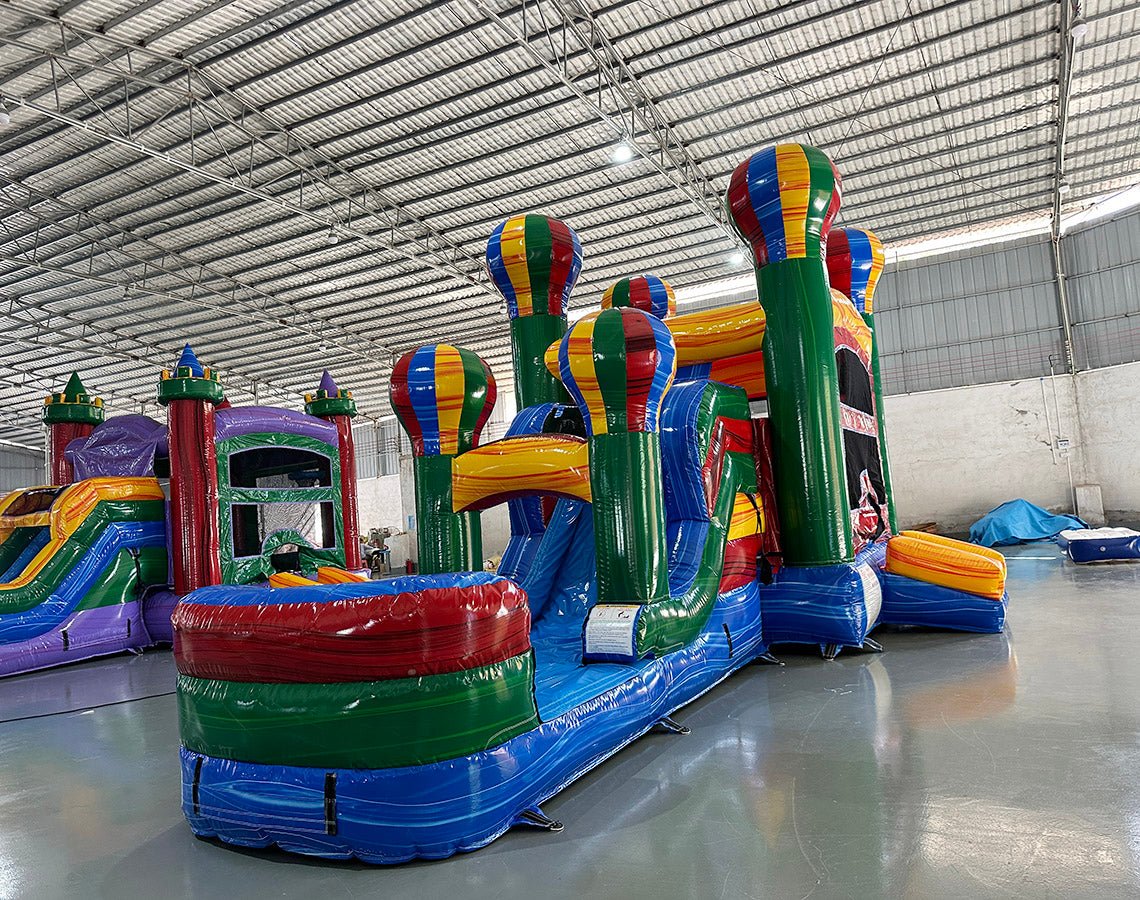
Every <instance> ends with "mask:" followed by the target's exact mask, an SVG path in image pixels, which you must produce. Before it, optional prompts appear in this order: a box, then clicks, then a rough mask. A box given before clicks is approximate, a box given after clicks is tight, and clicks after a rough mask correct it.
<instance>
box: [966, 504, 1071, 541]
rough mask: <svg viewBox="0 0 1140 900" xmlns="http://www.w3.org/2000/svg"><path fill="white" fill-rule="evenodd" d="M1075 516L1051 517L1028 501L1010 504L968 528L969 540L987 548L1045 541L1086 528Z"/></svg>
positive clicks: (990, 513) (994, 510) (989, 513)
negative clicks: (1073, 529) (1067, 531)
mask: <svg viewBox="0 0 1140 900" xmlns="http://www.w3.org/2000/svg"><path fill="white" fill-rule="evenodd" d="M1087 527H1088V526H1087V525H1086V524H1085V523H1084V522H1082V521H1081V520H1080V519H1078V518H1077V517H1076V516H1064V515H1056V516H1055V515H1053V514H1052V513H1050V512H1048V511H1047V510H1044V509H1042V508H1041V507H1040V506H1034V505H1033V504H1032V503H1030V502H1029V501H1028V500H1009V501H1007V502H1005V503H1003V504H1002V505H1001V506H999V507H998V508H997V509H993V510H990V511H989V512H988V513H986V514H985V515H984V516H982V517H981V518H980V519H978V521H976V522H975V523H974V524H973V525H971V526H970V540H971V541H972V542H973V543H975V544H982V545H983V546H986V547H1005V546H1008V545H1010V544H1023V543H1025V542H1026V541H1045V540H1048V539H1049V538H1052V537H1055V536H1056V535H1058V534H1060V533H1061V532H1062V531H1064V530H1066V529H1068V528H1087Z"/></svg>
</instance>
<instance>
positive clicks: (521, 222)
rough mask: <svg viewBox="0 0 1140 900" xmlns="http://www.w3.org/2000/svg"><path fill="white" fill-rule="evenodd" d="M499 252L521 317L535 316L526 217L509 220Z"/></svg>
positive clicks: (501, 237) (500, 240)
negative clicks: (527, 250)
mask: <svg viewBox="0 0 1140 900" xmlns="http://www.w3.org/2000/svg"><path fill="white" fill-rule="evenodd" d="M499 252H500V253H501V254H502V256H503V263H504V264H505V266H506V269H507V277H508V278H509V279H510V280H511V287H512V288H514V290H515V303H516V304H517V305H518V310H519V315H520V316H529V315H533V313H534V295H533V292H532V291H531V289H530V269H529V266H528V265H527V260H526V216H513V217H511V218H510V219H507V224H506V225H504V226H503V233H502V235H501V236H500V238H499Z"/></svg>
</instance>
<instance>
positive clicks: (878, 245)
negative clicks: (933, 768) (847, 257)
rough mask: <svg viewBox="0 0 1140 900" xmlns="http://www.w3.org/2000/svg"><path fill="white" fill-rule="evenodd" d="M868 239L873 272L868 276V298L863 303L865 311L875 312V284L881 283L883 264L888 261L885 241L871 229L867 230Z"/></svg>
mask: <svg viewBox="0 0 1140 900" xmlns="http://www.w3.org/2000/svg"><path fill="white" fill-rule="evenodd" d="M866 235H867V240H868V242H869V243H870V244H871V274H870V275H869V276H868V277H867V300H866V303H864V304H863V310H864V312H874V310H873V309H872V308H871V305H872V303H873V302H874V299H875V285H876V284H878V283H879V276H880V275H882V274H883V266H884V265H886V262H887V254H886V253H884V252H883V242H882V241H880V240H879V239H878V238H877V237H875V235H874V234H872V233H871V232H870V231H868V232H866Z"/></svg>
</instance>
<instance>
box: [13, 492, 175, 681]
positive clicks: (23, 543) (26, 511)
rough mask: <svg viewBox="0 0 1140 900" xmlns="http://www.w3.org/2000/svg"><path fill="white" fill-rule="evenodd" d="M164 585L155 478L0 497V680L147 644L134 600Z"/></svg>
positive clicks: (163, 538)
mask: <svg viewBox="0 0 1140 900" xmlns="http://www.w3.org/2000/svg"><path fill="white" fill-rule="evenodd" d="M166 583H167V559H166V522H165V513H164V502H163V494H162V489H161V488H160V487H159V485H158V482H157V481H156V480H155V479H153V478H89V479H86V480H84V481H79V482H76V483H75V484H70V485H67V486H65V487H40V488H30V489H27V490H20V491H13V492H12V493H10V494H8V495H7V496H6V497H4V498H3V500H0V675H10V674H14V673H17V672H26V671H28V670H31V669H40V668H45V667H47V666H54V665H59V664H61V663H65V662H73V661H77V660H82V659H89V658H91V657H94V656H101V655H104V654H108V653H117V652H119V651H122V650H128V649H132V648H141V647H146V646H149V645H150V644H152V643H154V637H153V636H152V635H151V634H150V632H149V630H148V623H147V622H146V620H145V617H144V608H143V607H144V594H145V592H146V589H147V588H148V587H150V586H163V587H165V585H166ZM160 639H161V636H160Z"/></svg>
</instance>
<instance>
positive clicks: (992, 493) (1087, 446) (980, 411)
mask: <svg viewBox="0 0 1140 900" xmlns="http://www.w3.org/2000/svg"><path fill="white" fill-rule="evenodd" d="M1042 387H1044V394H1043V393H1042ZM1138 391H1140V363H1133V364H1130V365H1125V366H1115V367H1112V368H1108V369H1096V370H1092V371H1089V372H1081V373H1078V374H1077V376H1076V377H1075V378H1070V377H1068V376H1058V377H1057V379H1056V396H1054V385H1053V382H1052V381H1051V380H1050V379H1048V378H1046V379H1044V380H1042V379H1036V378H1034V379H1029V380H1025V381H1015V382H1005V383H999V384H984V385H974V386H970V387H963V388H952V389H949V390H943V391H930V392H926V393H918V394H898V395H895V396H891V397H887V398H886V401H885V405H886V414H887V436H888V441H889V445H890V452H891V474H892V478H893V483H894V484H893V486H894V493H895V505H896V508H897V511H898V516H899V524H900V525H901V526H902V527H904V528H905V527H907V526H910V525H914V524H917V523H919V522H931V521H934V522H937V523H938V525H939V527H940V528H941V529H942V530H944V531H965V530H967V529H968V528H969V525H970V523H971V522H973V521H975V520H976V519H978V518H979V517H980V516H982V515H983V514H985V513H986V512H988V511H989V510H990V509H993V508H994V507H995V506H997V505H998V504H1000V503H1003V502H1005V501H1006V500H1012V499H1015V498H1018V497H1021V498H1024V499H1026V500H1029V501H1031V502H1032V503H1036V504H1037V505H1038V506H1043V507H1045V508H1046V509H1049V510H1052V511H1055V512H1071V511H1072V492H1071V490H1070V481H1069V469H1070V466H1071V469H1072V478H1073V482H1074V483H1076V484H1083V483H1093V484H1099V485H1100V486H1101V490H1102V494H1103V498H1104V507H1105V511H1106V513H1107V514H1108V517H1109V521H1110V522H1113V521H1117V522H1135V521H1136V520H1137V519H1140V512H1138V510H1140V459H1138V458H1137V455H1136V453H1135V449H1134V448H1136V447H1137V446H1140V417H1137V416H1136V414H1135V409H1136V407H1135V401H1134V399H1133V398H1135V397H1136V396H1137V392H1138ZM1058 413H1059V417H1058ZM1078 413H1079V415H1078ZM1051 436H1052V437H1053V438H1057V437H1064V438H1067V439H1068V440H1069V441H1070V448H1069V450H1068V454H1067V456H1066V454H1065V452H1063V451H1062V452H1058V453H1057V455H1056V458H1054V454H1053V452H1052V451H1051V449H1050V446H1051Z"/></svg>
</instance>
